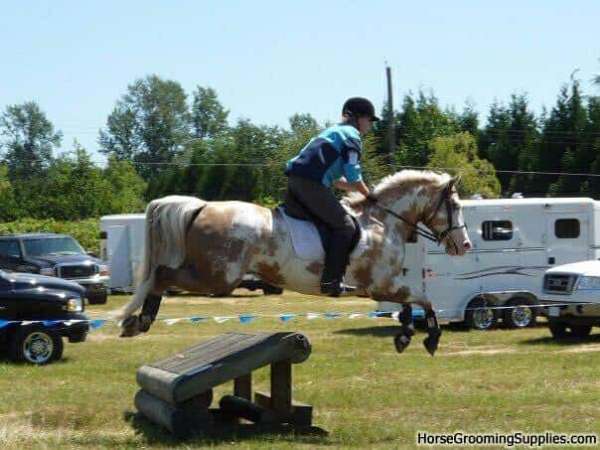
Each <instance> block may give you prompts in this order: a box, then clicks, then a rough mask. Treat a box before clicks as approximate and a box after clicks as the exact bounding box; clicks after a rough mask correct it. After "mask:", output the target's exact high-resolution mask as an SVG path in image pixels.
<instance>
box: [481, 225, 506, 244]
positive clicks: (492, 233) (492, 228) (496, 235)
mask: <svg viewBox="0 0 600 450" xmlns="http://www.w3.org/2000/svg"><path fill="white" fill-rule="evenodd" d="M481 236H482V237H483V240H484V241H509V240H511V239H512V237H513V225H512V222H511V221H510V220H486V221H485V222H483V223H482V224H481Z"/></svg>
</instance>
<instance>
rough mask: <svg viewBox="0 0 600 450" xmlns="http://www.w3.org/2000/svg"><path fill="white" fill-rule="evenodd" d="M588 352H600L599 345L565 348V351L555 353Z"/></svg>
mask: <svg viewBox="0 0 600 450" xmlns="http://www.w3.org/2000/svg"><path fill="white" fill-rule="evenodd" d="M590 352H600V344H590V345H585V344H582V345H578V346H576V347H572V348H567V349H565V350H560V351H557V352H555V353H590Z"/></svg>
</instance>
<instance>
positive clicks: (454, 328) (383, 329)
mask: <svg viewBox="0 0 600 450" xmlns="http://www.w3.org/2000/svg"><path fill="white" fill-rule="evenodd" d="M415 328H416V329H417V330H419V331H421V332H422V333H427V328H426V326H425V322H424V321H415ZM441 329H442V332H453V333H454V332H468V331H470V330H469V329H468V328H465V327H462V326H459V325H456V324H448V325H442V326H441ZM333 333H334V334H349V335H352V336H369V337H384V338H387V337H395V336H396V335H397V334H399V333H400V324H398V325H385V326H374V327H364V328H345V329H343V330H336V331H334V332H333Z"/></svg>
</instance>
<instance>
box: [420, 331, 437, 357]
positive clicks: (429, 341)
mask: <svg viewBox="0 0 600 450" xmlns="http://www.w3.org/2000/svg"><path fill="white" fill-rule="evenodd" d="M439 341H440V340H439V337H432V336H427V337H426V338H425V339H423V345H424V346H425V348H426V349H427V352H428V353H429V354H430V355H431V356H433V355H435V351H436V350H437V348H438V343H439Z"/></svg>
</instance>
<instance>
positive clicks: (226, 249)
mask: <svg viewBox="0 0 600 450" xmlns="http://www.w3.org/2000/svg"><path fill="white" fill-rule="evenodd" d="M455 183H456V179H455V178H451V177H450V176H449V175H447V174H437V173H434V172H420V171H402V172H398V173H396V174H394V175H391V176H388V177H386V178H384V179H383V180H382V181H381V182H380V183H379V184H378V185H377V186H376V187H375V189H374V192H373V194H374V196H375V197H376V199H377V202H376V203H375V202H372V201H370V200H367V199H365V198H364V197H362V196H360V195H359V194H351V195H350V196H349V197H346V198H345V199H344V204H345V206H346V208H347V209H348V211H349V212H350V213H351V214H353V215H354V216H355V217H356V218H357V219H358V222H359V224H360V226H361V228H362V230H361V231H362V233H363V238H362V239H361V243H362V245H358V246H357V248H355V249H354V250H353V252H352V253H351V255H350V262H349V266H348V271H347V276H346V280H347V282H348V283H349V284H351V285H355V286H356V287H357V292H356V294H357V295H359V296H367V297H370V298H372V299H373V300H376V301H386V302H394V303H400V304H403V308H402V312H401V313H400V314H399V320H400V322H401V323H402V328H401V333H400V334H399V335H398V336H396V339H395V344H396V348H397V350H398V351H399V352H401V351H402V350H404V348H406V346H407V345H408V344H409V342H410V338H411V336H412V335H413V334H414V327H413V324H412V311H411V307H410V303H415V304H418V305H420V306H421V307H423V309H424V310H425V317H426V320H427V326H428V332H429V336H428V337H427V338H426V339H425V341H424V344H425V347H426V348H427V350H428V351H429V353H431V354H432V355H433V353H434V352H435V350H436V349H437V345H438V341H439V336H440V334H441V332H440V329H439V326H438V323H437V320H436V317H435V313H434V311H433V308H432V305H431V303H430V302H429V301H428V300H427V299H426V298H425V297H424V295H423V294H422V282H419V283H417V282H414V281H413V282H412V283H411V282H409V281H408V280H409V278H407V277H406V273H407V269H408V268H406V267H405V266H404V256H405V243H406V242H408V241H409V240H410V239H411V238H413V237H414V235H415V233H417V234H420V235H423V236H425V237H427V238H429V239H432V240H435V241H437V242H438V243H439V244H443V245H444V246H445V250H446V253H448V254H449V255H453V256H456V255H458V256H462V255H464V254H465V252H466V251H467V250H468V249H469V248H470V246H471V243H470V241H469V237H468V235H467V232H466V228H465V226H464V221H463V216H462V208H461V206H460V203H459V198H458V194H457V192H456V189H455V186H454V185H455ZM418 223H422V224H424V225H426V226H427V227H428V229H429V230H430V231H429V230H426V229H423V228H421V227H420V226H419V225H417V224H418ZM322 269H323V260H322V259H315V260H312V261H306V260H302V259H300V258H298V257H297V256H296V253H295V251H294V248H293V246H292V241H291V237H290V233H289V228H288V226H287V225H286V221H285V218H283V217H282V213H281V212H280V211H279V210H270V209H267V208H263V207H261V206H257V205H254V204H250V203H244V202H237V201H226V202H207V201H204V200H201V199H197V198H193V197H182V196H168V197H164V198H160V199H156V200H153V201H151V202H150V203H149V205H148V207H147V209H146V242H145V256H144V262H143V267H142V271H143V273H142V274H141V277H142V278H141V283H139V285H138V287H137V290H136V292H135V295H134V296H133V299H132V300H131V302H130V303H128V304H127V305H125V306H124V307H123V308H122V309H121V310H120V311H118V312H117V313H116V315H115V316H116V318H117V319H119V320H121V321H122V322H121V327H122V332H121V336H122V337H126V336H134V335H136V334H138V333H139V332H145V331H147V330H148V329H149V328H150V325H151V323H152V322H153V321H154V319H155V318H156V315H157V313H158V309H159V306H160V300H161V295H162V293H163V292H164V291H165V289H166V288H168V287H171V286H176V287H179V288H181V289H184V290H186V291H190V292H195V293H199V294H205V295H206V294H222V293H225V292H230V291H231V290H232V289H233V288H235V286H237V285H238V284H239V283H240V281H241V280H242V277H243V276H244V274H246V273H254V274H256V275H258V276H259V277H260V278H262V279H263V280H265V281H267V282H268V283H270V284H273V285H276V286H279V287H282V288H285V289H290V290H293V291H296V292H300V293H304V294H312V295H321V294H320V290H319V287H320V283H319V282H320V276H321V271H322ZM413 269H416V270H418V271H419V272H420V271H421V268H420V267H419V268H411V270H413ZM419 281H422V280H419ZM140 307H142V312H141V314H140V315H139V316H135V315H133V313H134V312H136V311H137V310H138V309H139V308H140Z"/></svg>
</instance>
